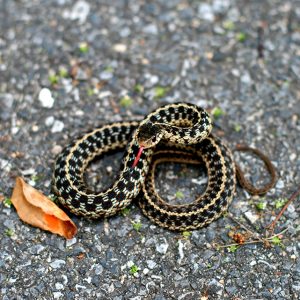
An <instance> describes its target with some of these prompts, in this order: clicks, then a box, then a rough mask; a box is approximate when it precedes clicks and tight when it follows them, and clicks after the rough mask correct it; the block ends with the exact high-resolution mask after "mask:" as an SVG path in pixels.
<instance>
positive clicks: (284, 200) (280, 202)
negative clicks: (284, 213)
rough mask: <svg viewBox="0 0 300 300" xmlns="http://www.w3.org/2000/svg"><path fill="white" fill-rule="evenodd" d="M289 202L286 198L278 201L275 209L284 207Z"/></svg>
mask: <svg viewBox="0 0 300 300" xmlns="http://www.w3.org/2000/svg"><path fill="white" fill-rule="evenodd" d="M287 201H288V199H286V198H283V199H278V200H276V201H275V208H281V207H283V206H284V205H285V203H286V202H287Z"/></svg>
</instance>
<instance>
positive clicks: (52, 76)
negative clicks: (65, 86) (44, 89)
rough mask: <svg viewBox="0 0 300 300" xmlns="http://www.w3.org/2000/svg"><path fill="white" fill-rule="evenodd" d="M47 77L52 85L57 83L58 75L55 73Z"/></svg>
mask: <svg viewBox="0 0 300 300" xmlns="http://www.w3.org/2000/svg"><path fill="white" fill-rule="evenodd" d="M48 79H49V82H50V83H51V84H52V85H54V84H57V83H58V81H59V77H58V76H57V75H56V74H51V75H49V77H48Z"/></svg>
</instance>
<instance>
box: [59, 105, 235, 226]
mask: <svg viewBox="0 0 300 300" xmlns="http://www.w3.org/2000/svg"><path fill="white" fill-rule="evenodd" d="M145 124H147V125H149V124H150V125H151V124H152V125H153V124H159V125H160V127H161V128H163V129H162V130H163V138H162V140H164V141H170V142H171V143H173V144H177V145H178V146H179V145H180V147H182V149H184V148H186V149H188V148H189V149H192V150H190V151H191V152H192V155H194V156H195V157H198V158H199V159H201V160H203V161H204V163H205V165H206V168H207V172H208V184H207V188H206V191H205V192H204V194H203V195H201V196H200V197H198V198H197V199H196V200H195V201H194V202H193V203H191V204H187V205H170V204H168V203H166V202H165V201H164V200H163V199H161V198H160V197H159V195H158V194H157V192H156V190H155V184H154V171H155V166H156V164H157V163H158V161H159V159H161V158H162V156H160V155H163V154H162V153H161V152H159V151H156V148H157V147H156V146H154V147H151V148H147V149H145V150H144V151H143V152H142V154H141V157H140V160H139V161H138V163H137V165H136V166H135V167H134V168H132V164H133V162H134V160H135V157H136V156H137V153H138V151H139V146H140V145H139V143H138V135H140V134H141V128H142V127H143V125H145ZM210 131H211V121H210V118H209V115H208V114H207V112H206V111H205V110H203V109H202V108H200V107H198V106H196V105H193V104H188V103H176V104H169V105H166V106H163V107H160V108H158V109H156V110H155V111H153V112H152V113H150V114H149V115H148V116H146V117H145V119H144V120H142V121H129V122H115V123H111V124H106V125H103V126H101V127H99V128H96V129H94V130H92V131H90V132H88V133H86V134H84V135H83V136H82V137H80V138H78V139H77V140H75V141H74V142H72V143H71V144H70V145H68V146H67V147H66V148H65V149H64V150H63V151H62V153H61V154H60V155H59V156H58V158H57V160H56V162H55V168H54V174H53V190H54V192H55V193H56V194H57V195H58V200H59V202H60V203H61V204H62V205H64V206H65V207H67V208H68V209H69V210H70V211H71V212H72V213H74V214H76V215H79V216H84V217H87V218H93V219H96V218H100V217H107V216H111V215H114V214H116V213H117V212H118V211H120V210H122V209H123V208H125V207H126V206H128V205H129V204H130V203H131V202H132V200H133V199H135V198H136V197H137V196H138V194H139V192H140V191H141V190H142V191H143V195H142V196H141V197H139V199H140V200H139V204H140V207H141V208H142V211H143V212H144V214H145V215H146V216H147V217H149V218H150V219H151V220H152V221H154V222H155V223H156V224H158V225H160V226H162V227H165V228H168V229H171V230H187V229H196V228H200V227H203V226H205V225H207V224H209V223H210V222H212V221H213V220H215V219H216V218H217V217H219V216H220V215H221V214H222V212H224V211H225V210H226V209H227V206H228V204H229V203H230V201H231V199H232V196H233V193H234V190H235V168H234V162H233V159H232V154H231V152H230V150H229V149H228V148H227V147H226V146H225V145H224V144H223V142H222V141H221V140H219V139H218V138H215V137H214V136H212V135H210ZM153 140H155V138H153ZM158 145H159V144H158ZM191 145H192V146H191ZM116 149H120V150H121V149H125V152H124V156H123V160H122V163H121V166H120V171H119V173H118V175H117V178H116V180H115V182H114V183H113V184H112V185H111V186H110V187H109V188H108V189H106V190H104V191H101V192H95V191H92V190H90V189H89V188H88V187H87V185H86V183H85V181H84V178H83V174H84V172H85V169H86V167H87V165H88V164H89V163H90V162H91V161H92V160H93V159H94V158H95V157H96V156H99V155H102V154H107V153H109V152H111V151H115V150H116ZM156 152H157V154H156ZM167 153H170V151H169V152H168V151H167ZM166 155H168V154H166ZM178 156H180V154H179V152H178ZM175 160H176V159H175Z"/></svg>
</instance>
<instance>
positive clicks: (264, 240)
mask: <svg viewBox="0 0 300 300" xmlns="http://www.w3.org/2000/svg"><path fill="white" fill-rule="evenodd" d="M288 229H289V228H285V229H284V230H282V231H281V232H279V233H276V234H274V235H272V236H270V237H262V238H261V237H258V239H257V240H251V241H246V242H244V243H243V244H239V243H233V244H227V245H218V247H219V248H227V247H231V246H242V245H247V244H256V243H265V242H269V241H272V239H273V238H274V237H276V236H280V235H282V234H283V233H285V232H286V231H287V230H288Z"/></svg>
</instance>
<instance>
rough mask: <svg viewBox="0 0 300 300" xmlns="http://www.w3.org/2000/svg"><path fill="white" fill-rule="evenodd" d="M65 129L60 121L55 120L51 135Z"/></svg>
mask: <svg viewBox="0 0 300 300" xmlns="http://www.w3.org/2000/svg"><path fill="white" fill-rule="evenodd" d="M64 127H65V124H64V123H63V122H62V121H59V120H55V121H54V123H53V126H52V128H51V132H52V133H56V132H61V131H62V130H63V129H64Z"/></svg>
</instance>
